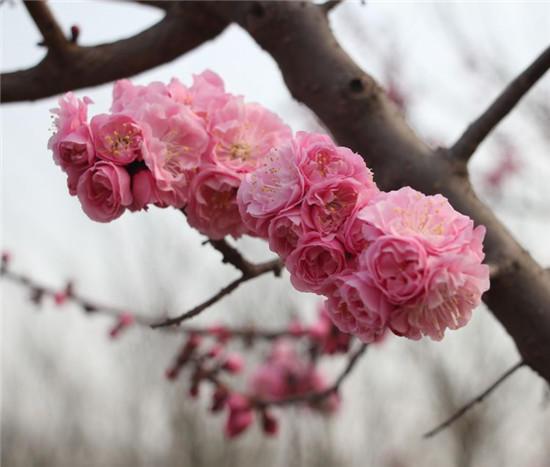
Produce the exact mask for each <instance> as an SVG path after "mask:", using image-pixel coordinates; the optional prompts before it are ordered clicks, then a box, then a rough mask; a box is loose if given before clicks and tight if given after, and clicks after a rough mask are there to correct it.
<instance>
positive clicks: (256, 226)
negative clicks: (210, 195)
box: [237, 145, 304, 237]
mask: <svg viewBox="0 0 550 467" xmlns="http://www.w3.org/2000/svg"><path fill="white" fill-rule="evenodd" d="M303 194H304V181H303V178H302V175H301V174H300V172H299V170H298V167H297V166H296V156H295V152H294V149H293V146H292V145H285V146H283V147H281V148H279V149H273V150H272V151H271V152H270V153H269V154H268V155H267V156H266V157H265V159H264V160H263V161H262V162H261V164H260V166H259V167H258V169H256V170H255V171H254V172H251V173H249V174H246V175H245V177H244V179H243V181H242V183H241V186H240V188H239V193H238V195H237V199H238V202H239V211H240V213H241V216H242V219H243V222H244V223H245V224H246V225H247V226H248V227H249V229H250V230H251V231H252V232H253V233H254V234H256V235H258V236H262V237H267V230H268V225H269V221H270V220H271V219H273V218H274V217H275V216H277V215H279V214H282V213H283V212H285V211H286V210H289V209H291V208H292V207H294V206H296V205H297V204H298V203H299V202H300V201H301V199H302V197H303Z"/></svg>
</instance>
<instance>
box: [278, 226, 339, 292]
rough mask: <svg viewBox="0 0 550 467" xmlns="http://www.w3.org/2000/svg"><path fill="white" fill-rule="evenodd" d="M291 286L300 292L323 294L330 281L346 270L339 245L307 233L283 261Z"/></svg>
mask: <svg viewBox="0 0 550 467" xmlns="http://www.w3.org/2000/svg"><path fill="white" fill-rule="evenodd" d="M285 266H286V267H287V269H288V271H289V272H290V274H291V275H290V281H291V282H292V285H293V286H294V287H295V288H296V289H298V290H300V291H302V292H315V293H326V292H327V290H330V288H331V286H332V282H333V281H332V279H333V278H334V276H335V275H337V274H340V273H341V272H342V271H343V270H344V268H345V267H346V254H345V251H344V249H343V247H342V245H341V243H340V242H339V241H338V240H336V239H335V238H333V237H322V236H321V235H320V234H319V233H317V232H310V233H308V234H306V235H305V236H304V237H303V238H302V239H301V241H300V242H299V243H298V246H297V247H296V249H295V250H294V251H293V252H292V253H291V254H290V255H289V256H288V258H287V259H286V263H285Z"/></svg>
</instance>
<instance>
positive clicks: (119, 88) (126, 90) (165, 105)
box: [111, 79, 179, 122]
mask: <svg viewBox="0 0 550 467" xmlns="http://www.w3.org/2000/svg"><path fill="white" fill-rule="evenodd" d="M174 107H175V108H177V107H179V105H178V104H177V103H176V102H174V101H173V100H172V98H171V95H170V92H169V90H168V88H167V87H166V85H165V84H164V83H161V82H158V81H155V82H153V83H150V84H148V85H146V86H141V85H135V84H133V83H132V82H131V81H130V80H127V79H123V80H119V81H116V82H115V85H114V87H113V103H112V105H111V112H113V113H114V114H117V113H123V114H125V115H129V116H131V117H132V118H134V119H135V120H137V121H140V122H142V121H143V117H144V115H145V114H146V113H148V112H151V111H152V109H156V110H155V111H156V112H157V113H162V114H166V113H171V112H172V110H171V109H172V108H174Z"/></svg>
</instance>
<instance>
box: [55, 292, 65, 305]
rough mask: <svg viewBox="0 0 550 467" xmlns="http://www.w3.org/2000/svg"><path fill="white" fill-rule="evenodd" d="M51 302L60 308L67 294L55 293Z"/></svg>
mask: <svg viewBox="0 0 550 467" xmlns="http://www.w3.org/2000/svg"><path fill="white" fill-rule="evenodd" d="M53 300H54V302H55V304H56V305H57V306H61V305H63V304H64V303H65V302H66V301H67V294H66V293H65V292H56V293H55V294H54V295H53Z"/></svg>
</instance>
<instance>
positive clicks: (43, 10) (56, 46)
mask: <svg viewBox="0 0 550 467" xmlns="http://www.w3.org/2000/svg"><path fill="white" fill-rule="evenodd" d="M24 5H25V8H27V11H28V12H29V14H30V15H31V17H32V19H33V21H34V22H35V24H36V26H37V27H38V29H39V30H40V33H41V34H42V37H43V38H44V45H46V47H48V50H49V51H50V52H52V53H53V54H54V55H56V56H62V55H63V54H64V52H65V51H66V50H67V47H68V45H69V41H67V38H66V37H65V34H63V30H62V29H61V26H59V24H58V23H57V21H56V19H55V17H54V16H53V14H52V12H51V10H50V8H49V7H48V5H46V2H45V1H42V0H39V1H28V0H27V1H25V2H24Z"/></svg>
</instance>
